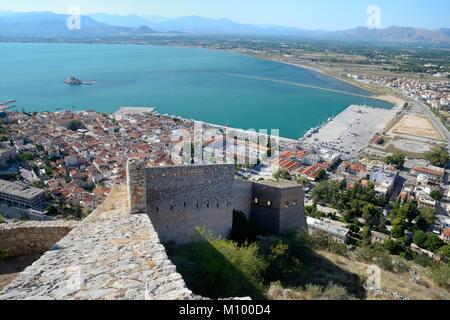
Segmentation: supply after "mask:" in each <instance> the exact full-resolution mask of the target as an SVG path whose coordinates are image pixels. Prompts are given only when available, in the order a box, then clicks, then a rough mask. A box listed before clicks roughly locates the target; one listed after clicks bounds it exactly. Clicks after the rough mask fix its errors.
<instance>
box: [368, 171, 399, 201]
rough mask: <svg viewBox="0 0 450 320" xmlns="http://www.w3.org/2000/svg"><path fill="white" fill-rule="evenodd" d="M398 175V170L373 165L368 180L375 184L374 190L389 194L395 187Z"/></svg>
mask: <svg viewBox="0 0 450 320" xmlns="http://www.w3.org/2000/svg"><path fill="white" fill-rule="evenodd" d="M398 176H399V171H398V170H391V169H389V168H386V167H385V168H382V167H374V168H373V169H372V171H371V173H370V182H372V183H373V184H374V185H375V191H376V192H378V193H380V194H383V195H388V196H389V195H390V194H391V192H392V190H393V189H394V187H395V184H396V182H397V178H398Z"/></svg>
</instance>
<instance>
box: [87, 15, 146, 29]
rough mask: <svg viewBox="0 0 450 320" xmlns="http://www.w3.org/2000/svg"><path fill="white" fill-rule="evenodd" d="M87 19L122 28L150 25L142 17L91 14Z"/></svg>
mask: <svg viewBox="0 0 450 320" xmlns="http://www.w3.org/2000/svg"><path fill="white" fill-rule="evenodd" d="M86 16H87V17H89V18H92V19H94V20H96V21H98V22H102V23H106V24H109V25H113V26H122V27H129V28H138V27H141V26H149V24H151V23H152V21H151V20H149V19H146V18H144V17H140V16H138V15H127V16H121V15H113V14H107V13H93V14H87V15H86Z"/></svg>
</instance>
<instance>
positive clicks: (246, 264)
mask: <svg viewBox="0 0 450 320" xmlns="http://www.w3.org/2000/svg"><path fill="white" fill-rule="evenodd" d="M198 232H199V234H200V235H201V236H202V237H203V239H202V240H200V241H197V242H193V243H191V244H188V245H184V246H180V247H177V248H174V249H173V252H172V255H173V260H174V262H175V264H176V265H177V267H178V269H179V271H180V273H182V274H183V275H184V278H185V280H186V283H187V284H188V286H189V287H190V288H191V289H192V290H193V291H194V292H196V293H197V294H201V295H203V296H207V297H211V298H227V297H240V296H251V297H253V298H257V299H261V298H263V297H264V295H263V293H262V292H263V285H262V275H263V273H264V271H265V269H266V262H265V261H264V260H263V259H262V258H261V257H260V256H259V255H258V251H259V247H258V246H257V245H256V244H248V245H244V246H239V245H238V244H237V243H236V242H234V241H230V240H225V239H219V238H215V237H213V236H212V235H211V234H209V233H207V232H206V231H204V230H200V229H199V230H198ZM169 252H170V250H169ZM169 254H170V253H169Z"/></svg>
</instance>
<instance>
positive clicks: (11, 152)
mask: <svg viewBox="0 0 450 320" xmlns="http://www.w3.org/2000/svg"><path fill="white" fill-rule="evenodd" d="M16 157H17V153H16V150H15V149H14V148H2V149H0V165H5V164H7V162H8V161H10V160H14V159H15V158H16Z"/></svg>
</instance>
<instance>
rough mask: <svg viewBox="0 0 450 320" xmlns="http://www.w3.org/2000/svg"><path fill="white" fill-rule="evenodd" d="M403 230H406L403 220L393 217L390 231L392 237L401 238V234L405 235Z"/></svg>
mask: <svg viewBox="0 0 450 320" xmlns="http://www.w3.org/2000/svg"><path fill="white" fill-rule="evenodd" d="M405 231H406V225H405V221H404V220H402V219H395V220H394V221H393V222H392V231H391V235H392V236H393V237H394V238H401V237H403V236H405Z"/></svg>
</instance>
